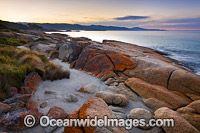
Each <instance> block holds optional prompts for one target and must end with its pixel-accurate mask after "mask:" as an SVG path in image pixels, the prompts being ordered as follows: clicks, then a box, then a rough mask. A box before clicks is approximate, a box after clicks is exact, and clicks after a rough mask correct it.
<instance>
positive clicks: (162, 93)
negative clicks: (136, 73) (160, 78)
mask: <svg viewBox="0 0 200 133" xmlns="http://www.w3.org/2000/svg"><path fill="white" fill-rule="evenodd" d="M125 83H126V84H127V85H128V86H129V87H130V88H131V89H132V90H133V91H135V92H136V93H137V94H139V95H140V96H141V97H143V98H157V99H158V100H160V101H164V102H165V103H167V104H169V105H171V106H172V107H173V108H178V107H181V106H185V105H187V104H188V103H189V102H188V101H187V100H186V99H184V98H182V97H180V96H178V95H176V94H174V93H172V92H170V91H168V90H167V89H166V88H164V87H161V86H156V85H151V84H149V83H147V82H145V81H143V80H141V79H137V78H129V79H128V80H126V82H125Z"/></svg>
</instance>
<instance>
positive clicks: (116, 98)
mask: <svg viewBox="0 0 200 133" xmlns="http://www.w3.org/2000/svg"><path fill="white" fill-rule="evenodd" d="M95 96H96V97H99V98H102V99H103V100H104V101H105V102H106V103H108V104H114V105H121V106H123V105H127V104H128V99H127V98H126V97H125V96H124V95H122V94H113V93H110V92H106V91H99V92H96V94H95Z"/></svg>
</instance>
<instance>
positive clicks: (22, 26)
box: [0, 20, 44, 31]
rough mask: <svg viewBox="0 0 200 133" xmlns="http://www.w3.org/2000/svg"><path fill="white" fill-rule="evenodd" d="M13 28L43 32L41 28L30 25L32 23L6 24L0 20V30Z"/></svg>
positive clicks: (6, 22)
mask: <svg viewBox="0 0 200 133" xmlns="http://www.w3.org/2000/svg"><path fill="white" fill-rule="evenodd" d="M8 27H9V28H15V29H19V30H40V31H42V30H44V28H42V27H41V26H39V25H37V24H32V23H26V24H21V23H14V22H8V21H2V20H0V29H1V28H8Z"/></svg>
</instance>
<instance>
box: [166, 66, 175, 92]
mask: <svg viewBox="0 0 200 133" xmlns="http://www.w3.org/2000/svg"><path fill="white" fill-rule="evenodd" d="M175 71H176V70H173V71H171V73H170V74H169V77H168V79H167V89H169V81H170V79H171V76H172V74H173V73H174V72H175Z"/></svg>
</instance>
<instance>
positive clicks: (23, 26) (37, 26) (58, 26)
mask: <svg viewBox="0 0 200 133" xmlns="http://www.w3.org/2000/svg"><path fill="white" fill-rule="evenodd" d="M0 24H1V25H5V26H7V27H11V28H15V29H20V30H39V31H44V30H87V31H106V30H108V31H164V30H161V29H145V28H140V27H133V28H127V27H117V26H103V25H80V24H66V23H14V22H8V21H2V20H0ZM0 27H1V26H0Z"/></svg>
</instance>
